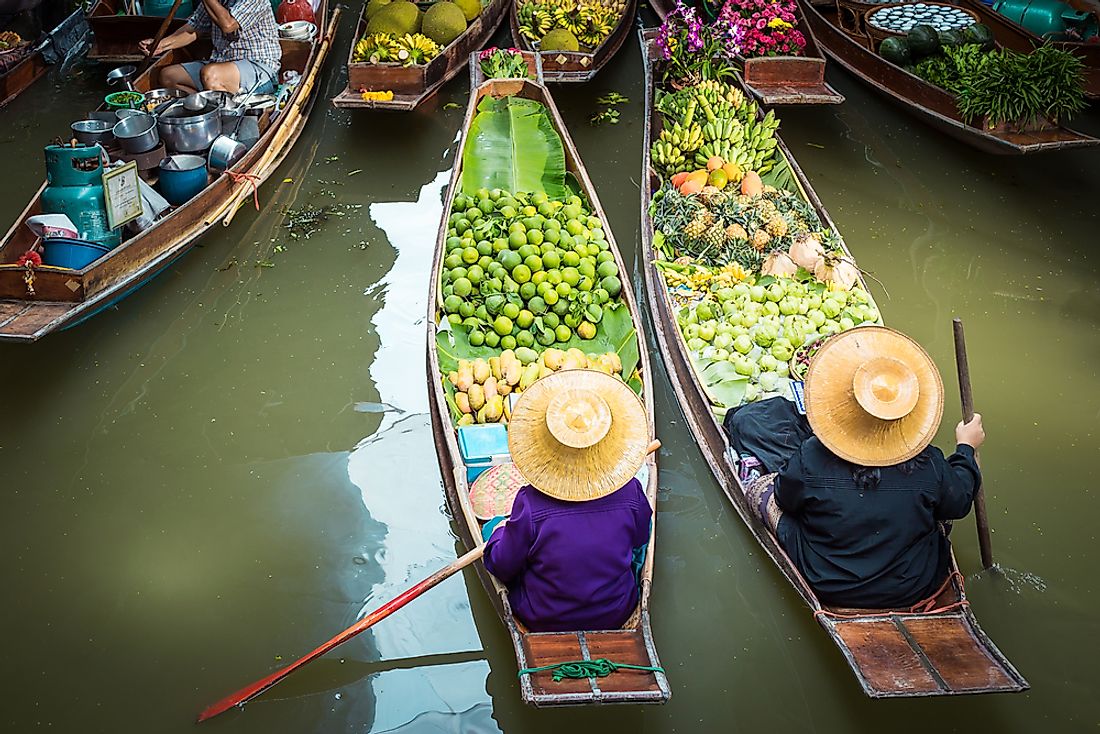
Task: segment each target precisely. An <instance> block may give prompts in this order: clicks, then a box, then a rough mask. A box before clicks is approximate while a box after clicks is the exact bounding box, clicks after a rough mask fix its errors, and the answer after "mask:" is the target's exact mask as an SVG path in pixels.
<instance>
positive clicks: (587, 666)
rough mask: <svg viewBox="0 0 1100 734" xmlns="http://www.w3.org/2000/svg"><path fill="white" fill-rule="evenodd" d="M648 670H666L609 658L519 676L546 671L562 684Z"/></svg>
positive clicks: (532, 670)
mask: <svg viewBox="0 0 1100 734" xmlns="http://www.w3.org/2000/svg"><path fill="white" fill-rule="evenodd" d="M624 669H625V670H646V671H649V672H651V673H663V672H665V669H664V668H661V667H650V666H648V665H630V664H629V663H613V662H611V661H610V660H608V659H607V658H598V659H596V660H570V661H568V662H564V663H555V664H553V665H543V666H542V667H539V668H523V669H522V670H520V671H519V676H520V677H522V676H524V675H530V674H531V673H541V672H543V671H545V670H552V671H554V682H555V683H560V682H561V680H562V679H563V678H604V677H607V676H609V675H611V674H612V673H614V672H615V671H616V670H624Z"/></svg>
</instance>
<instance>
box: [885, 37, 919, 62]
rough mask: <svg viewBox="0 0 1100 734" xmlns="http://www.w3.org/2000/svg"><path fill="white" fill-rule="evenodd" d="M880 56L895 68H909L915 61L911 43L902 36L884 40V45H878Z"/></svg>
mask: <svg viewBox="0 0 1100 734" xmlns="http://www.w3.org/2000/svg"><path fill="white" fill-rule="evenodd" d="M878 54H879V56H881V57H882V58H884V59H886V60H887V61H889V62H890V63H891V64H894V65H895V66H908V65H909V64H910V63H912V61H913V55H912V54H911V53H910V51H909V42H908V41H906V40H905V39H904V38H901V37H900V36H890V37H888V38H884V39H882V43H880V44H879V45H878Z"/></svg>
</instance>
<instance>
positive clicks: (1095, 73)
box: [957, 0, 1100, 99]
mask: <svg viewBox="0 0 1100 734" xmlns="http://www.w3.org/2000/svg"><path fill="white" fill-rule="evenodd" d="M957 1H958V3H959V4H960V5H962V6H963V7H964V8H966V9H968V10H972V11H973V12H975V13H977V14H978V17H980V18H981V19H982V22H983V23H985V24H986V25H987V26H989V27H990V28H992V29H993V32H994V34H995V35H996V36H997V39H998V40H999V41H1001V43H1002V45H1004V46H1005V47H1006V48H1010V49H1012V50H1013V51H1019V52H1020V53H1028V52H1030V51H1031V50H1032V49H1033V48H1035V47H1036V46H1039V45H1042V44H1044V43H1049V44H1051V45H1052V46H1054V47H1055V48H1060V49H1062V50H1063V51H1069V52H1071V53H1074V54H1076V55H1077V56H1079V57H1080V58H1081V61H1082V62H1083V63H1084V65H1085V68H1084V73H1085V95H1086V96H1087V97H1089V98H1091V99H1098V98H1100V43H1096V42H1091V43H1090V42H1087V41H1069V40H1063V39H1057V38H1050V39H1048V38H1043V37H1042V36H1038V35H1036V34H1034V33H1032V32H1031V31H1029V30H1028V29H1027V28H1024V27H1023V26H1022V25H1020V24H1019V23H1017V22H1016V21H1014V20H1012V19H1010V18H1008V17H1006V16H1004V15H1001V14H1000V13H998V12H997V11H996V10H994V9H993V8H992V7H991V6H989V5H986V4H985V3H983V2H981V0H957ZM1063 1H1064V2H1065V3H1066V4H1067V5H1069V6H1071V7H1072V8H1073V9H1074V10H1079V11H1083V12H1086V13H1095V14H1097V15H1100V3H1098V2H1095V1H1094V0H1063Z"/></svg>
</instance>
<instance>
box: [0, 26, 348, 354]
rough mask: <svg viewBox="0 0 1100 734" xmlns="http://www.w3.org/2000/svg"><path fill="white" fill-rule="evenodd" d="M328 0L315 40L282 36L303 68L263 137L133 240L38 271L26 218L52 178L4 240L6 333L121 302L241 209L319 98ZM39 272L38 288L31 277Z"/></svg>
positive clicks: (144, 86) (19, 338) (140, 84)
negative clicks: (78, 266) (91, 258)
mask: <svg viewBox="0 0 1100 734" xmlns="http://www.w3.org/2000/svg"><path fill="white" fill-rule="evenodd" d="M326 10H327V8H326V6H325V5H324V4H322V7H321V9H320V10H319V11H318V18H319V19H322V20H324V19H327V22H322V23H321V24H319V30H318V36H317V38H316V40H315V42H314V43H310V42H308V41H286V40H284V41H281V45H282V49H283V61H282V67H283V69H295V70H297V71H299V72H300V73H301V75H302V80H301V82H300V83H299V84H298V86H297V88H296V90H295V91H294V94H293V96H292V97H291V99H290V102H289V103H288V104H287V106H286V107H285V108H284V109H283V111H282V112H280V113H279V115H278V116H277V117H275V118H274V120H273V121H271V122H270V124H269V125H268V126H267V127H266V129H263V130H261V135H260V138H259V140H258V141H257V143H256V144H255V145H254V146H253V147H252V148H251V149H250V150H249V151H248V153H247V154H246V155H245V156H244V158H242V159H241V160H240V161H238V162H237V164H236V165H234V166H233V168H232V169H230V172H229V173H224V174H221V175H220V176H217V177H216V178H213V179H212V180H211V181H210V182H209V184H208V185H207V187H206V188H205V189H203V191H202V192H200V193H199V194H198V195H197V196H195V198H193V199H192V200H191V201H189V202H187V203H186V204H183V205H182V206H179V207H177V208H176V209H175V210H174V211H171V212H170V213H169V214H167V215H165V216H163V217H162V218H161V219H159V220H158V221H157V222H156V224H155V225H154V226H152V227H151V228H149V229H147V230H145V231H143V232H141V233H140V234H138V235H136V236H134V237H131V238H130V239H128V240H125V241H124V242H123V243H122V244H121V245H119V246H118V247H116V248H115V249H114V250H112V251H111V252H110V253H108V254H107V255H105V256H104V257H102V258H100V259H99V260H97V261H95V262H93V263H92V264H91V265H89V266H87V267H86V268H84V269H83V270H79V271H78V270H69V269H66V268H55V267H48V266H41V267H38V268H35V269H34V270H33V273H28V271H27V270H26V269H25V268H24V267H22V266H20V265H18V264H16V263H17V260H18V259H19V258H20V256H21V255H23V254H24V253H25V252H27V251H28V250H30V249H31V248H32V247H34V246H35V245H36V244H37V238H36V237H35V235H34V234H33V233H32V232H31V231H30V229H29V228H28V227H27V226H26V225H25V224H24V222H25V221H26V219H27V218H28V217H31V216H34V215H35V214H38V213H40V200H41V196H42V191H43V190H44V189H45V184H43V187H42V188H41V189H39V191H38V193H37V194H36V195H35V197H34V198H33V199H32V200H31V202H30V204H28V205H27V207H26V209H24V210H23V213H22V214H21V215H20V216H19V218H18V219H17V220H16V222H15V224H14V225H12V227H11V229H9V230H8V231H7V234H5V235H4V238H3V239H2V240H0V341H14V342H23V343H27V342H32V341H35V340H36V339H39V338H41V337H43V336H45V335H46V334H49V333H51V332H53V331H57V330H59V329H63V328H66V327H68V326H72V325H75V324H77V323H79V322H81V321H83V320H85V319H87V318H89V317H91V316H93V315H95V314H96V313H98V312H100V311H102V310H103V309H105V308H107V307H109V306H111V305H114V304H115V303H117V302H118V301H119V300H121V299H122V298H124V297H126V296H127V295H129V294H130V293H132V292H133V291H135V290H137V289H138V288H139V287H141V286H142V285H144V284H145V283H147V282H148V281H149V280H150V279H152V278H153V277H154V276H155V275H157V274H158V273H160V272H161V271H163V270H164V269H165V268H167V267H168V266H169V265H171V264H172V263H173V262H175V261H176V260H177V259H178V258H180V257H181V256H182V255H183V254H185V253H186V252H187V251H188V250H190V249H191V247H192V246H193V245H194V244H195V243H196V242H197V241H198V239H199V237H200V236H201V235H202V234H204V233H205V232H206V231H207V230H209V229H210V228H211V227H213V226H215V225H216V224H217V223H218V222H221V221H223V220H228V219H231V218H232V216H233V213H234V212H235V211H236V210H237V208H238V207H239V206H240V205H241V204H242V202H243V201H244V200H245V198H246V197H250V196H251V193H252V183H255V184H256V185H259V184H260V183H262V182H263V181H264V180H266V179H267V177H268V176H270V175H271V174H272V173H273V172H274V171H275V169H276V168H277V167H278V165H279V163H280V162H282V160H283V158H285V157H286V155H287V153H289V152H290V149H291V148H292V147H293V146H294V143H295V141H296V140H297V139H298V136H299V135H300V134H301V132H302V129H303V128H304V127H305V124H306V120H307V118H308V117H309V112H310V110H311V109H312V106H313V102H314V101H315V99H316V96H317V95H316V90H317V77H318V74H319V73H320V70H321V67H322V66H323V65H324V62H325V58H326V57H327V56H328V52H329V49H330V48H331V45H332V39H333V36H334V35H335V33H336V26H337V21H338V20H339V16H340V10H339V9H338V8H337V9H336V10H334V11H333V12H332V13H331V15H329V14H328V13H327V12H326ZM190 49H191V47H186V48H182V49H175V50H173V51H171V52H169V53H167V54H165V55H164V56H162V57H161V58H159V59H158V60H157V61H156V63H155V64H154V65H153V66H152V67H151V68H150V69H149V70H148V71H147V72H146V73H144V74H142V75H141V76H140V77H138V78H137V79H135V80H134V87H135V88H136V89H137V90H139V91H143V90H148V89H154V88H157V87H159V86H160V84H159V83H158V74H159V72H160V70H161V69H162V68H163V67H165V66H167V65H170V64H174V63H179V62H181V61H187V60H189V59H191V58H193V54H194V53H195V52H194V51H191V50H190ZM29 275H33V294H32V293H31V292H30V289H29V288H28V284H27V282H26V280H27V278H28V276H29Z"/></svg>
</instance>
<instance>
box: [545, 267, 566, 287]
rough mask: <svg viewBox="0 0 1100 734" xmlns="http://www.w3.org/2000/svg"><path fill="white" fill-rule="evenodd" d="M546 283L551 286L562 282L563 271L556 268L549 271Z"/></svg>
mask: <svg viewBox="0 0 1100 734" xmlns="http://www.w3.org/2000/svg"><path fill="white" fill-rule="evenodd" d="M546 281H547V282H548V283H550V285H557V284H558V283H560V282H561V281H562V275H561V271H560V270H558V269H556V268H555V269H553V270H547V271H546Z"/></svg>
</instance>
